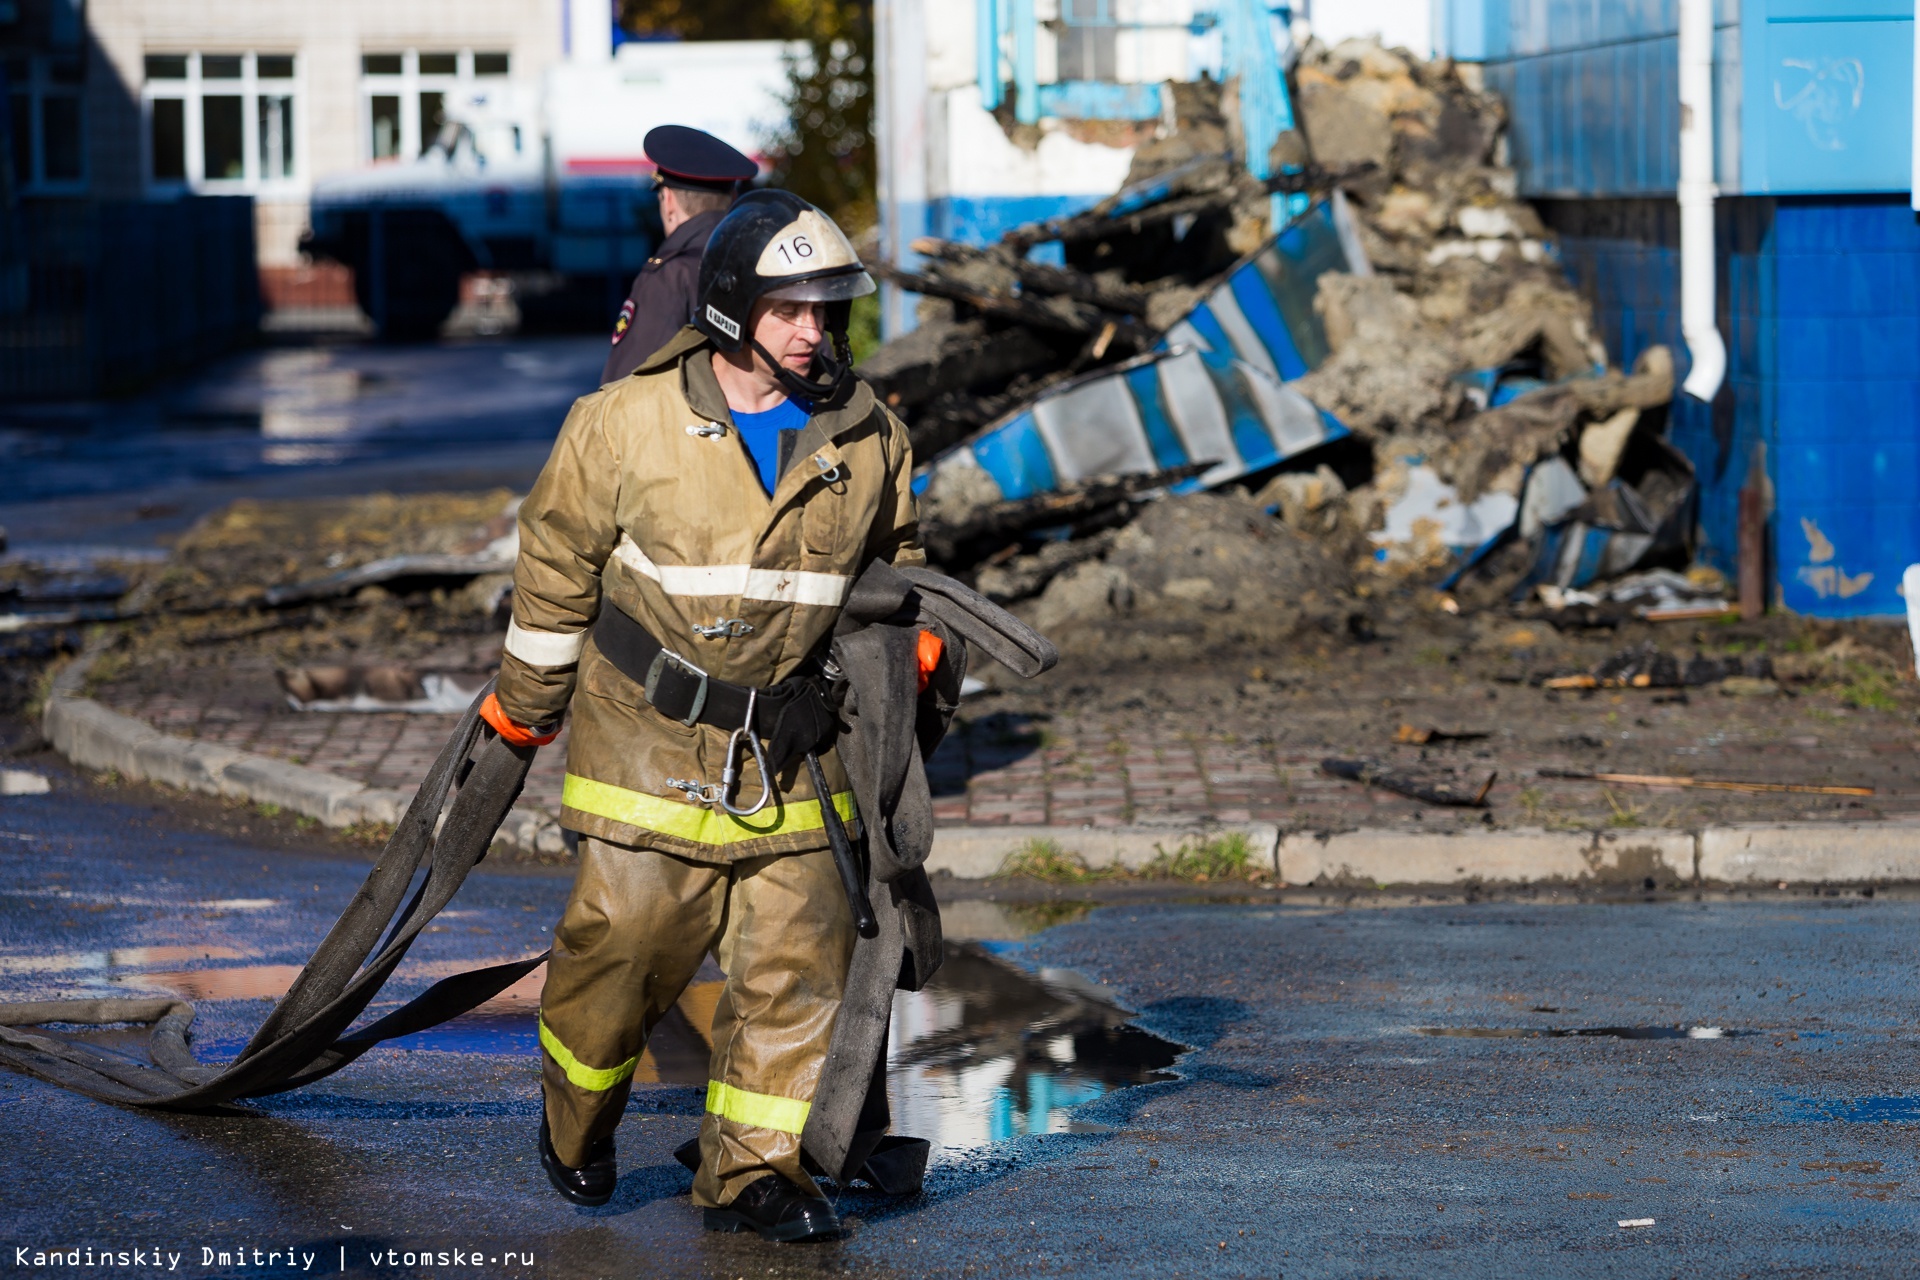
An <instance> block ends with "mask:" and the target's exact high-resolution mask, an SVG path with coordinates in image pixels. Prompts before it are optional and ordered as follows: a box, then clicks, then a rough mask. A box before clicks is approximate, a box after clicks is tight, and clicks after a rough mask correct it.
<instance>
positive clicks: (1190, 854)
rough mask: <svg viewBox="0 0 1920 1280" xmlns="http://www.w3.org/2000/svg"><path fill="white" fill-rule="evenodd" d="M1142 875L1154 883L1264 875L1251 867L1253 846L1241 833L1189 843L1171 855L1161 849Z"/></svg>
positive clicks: (1263, 871) (1200, 882)
mask: <svg viewBox="0 0 1920 1280" xmlns="http://www.w3.org/2000/svg"><path fill="white" fill-rule="evenodd" d="M1141 874H1143V875H1145V876H1146V877H1148V878H1149V879H1154V880H1191V881H1193V882H1195V883H1196V884H1205V883H1206V882H1207V881H1209V880H1254V879H1258V878H1260V877H1261V876H1264V875H1265V874H1266V869H1265V868H1264V867H1256V866H1254V865H1253V846H1252V845H1250V844H1248V843H1247V837H1246V835H1245V834H1244V833H1243V832H1239V831H1233V832H1229V833H1228V834H1226V835H1222V836H1213V837H1211V838H1208V839H1203V840H1198V841H1189V842H1187V843H1185V844H1182V845H1181V846H1180V847H1179V848H1177V849H1175V850H1173V851H1172V852H1171V853H1169V852H1168V851H1166V850H1165V849H1162V850H1161V851H1160V853H1159V855H1158V856H1156V857H1155V858H1154V859H1153V861H1152V862H1149V863H1148V864H1147V865H1146V866H1145V867H1144V868H1142V872H1141Z"/></svg>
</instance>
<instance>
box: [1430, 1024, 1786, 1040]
mask: <svg viewBox="0 0 1920 1280" xmlns="http://www.w3.org/2000/svg"><path fill="white" fill-rule="evenodd" d="M1413 1034H1415V1035H1417V1036H1454V1037H1459V1038H1462V1039H1467V1040H1558V1039H1563V1038H1569V1037H1577V1036H1587V1037H1592V1038H1596V1039H1605V1040H1725V1039H1728V1038H1729V1037H1731V1036H1751V1035H1759V1034H1760V1033H1759V1032H1757V1031H1729V1030H1727V1029H1726V1028H1724V1027H1415V1028H1414V1029H1413Z"/></svg>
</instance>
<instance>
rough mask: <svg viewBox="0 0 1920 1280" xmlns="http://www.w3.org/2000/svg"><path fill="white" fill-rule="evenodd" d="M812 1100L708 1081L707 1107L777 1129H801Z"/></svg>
mask: <svg viewBox="0 0 1920 1280" xmlns="http://www.w3.org/2000/svg"><path fill="white" fill-rule="evenodd" d="M812 1109H813V1104H812V1103H811V1102H802V1101H800V1099H798V1098H779V1097H775V1096H774V1095H773V1094H771V1093H748V1092H747V1091H746V1090H745V1089H736V1088H734V1087H733V1086H732V1085H730V1084H726V1083H724V1082H722V1081H719V1080H709V1081H707V1110H708V1111H711V1112H712V1113H713V1114H714V1115H716V1116H719V1117H720V1118H721V1119H722V1120H731V1121H733V1122H734V1123H735V1124H750V1125H752V1126H753V1127H754V1128H756V1129H772V1130H773V1131H774V1132H776V1133H799V1132H800V1131H801V1130H802V1129H805V1128H806V1127H807V1112H809V1111H811V1110H812Z"/></svg>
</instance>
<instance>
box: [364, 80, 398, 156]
mask: <svg viewBox="0 0 1920 1280" xmlns="http://www.w3.org/2000/svg"><path fill="white" fill-rule="evenodd" d="M370 101H371V103H372V104H373V105H372V111H373V158H374V159H375V160H391V159H393V157H395V156H397V155H399V154H400V99H399V97H398V95H395V94H390V93H376V94H374V95H373V97H372V98H371V99H370Z"/></svg>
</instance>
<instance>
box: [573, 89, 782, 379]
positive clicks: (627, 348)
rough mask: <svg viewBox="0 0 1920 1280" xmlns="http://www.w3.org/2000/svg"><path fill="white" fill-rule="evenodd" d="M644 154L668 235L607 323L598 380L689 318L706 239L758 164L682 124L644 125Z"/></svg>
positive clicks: (616, 372) (623, 372) (624, 367)
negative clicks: (609, 342) (609, 331)
mask: <svg viewBox="0 0 1920 1280" xmlns="http://www.w3.org/2000/svg"><path fill="white" fill-rule="evenodd" d="M642 145H643V146H644V147H645V148H646V153H647V159H649V160H651V161H653V164H654V179H653V187H654V190H655V191H656V192H658V193H659V197H660V225H661V226H662V227H664V228H665V229H666V233H667V238H666V239H664V240H662V241H661V242H660V247H659V248H658V249H656V250H655V251H654V254H653V256H652V257H651V258H648V259H647V265H646V266H644V267H642V268H640V274H639V275H637V276H635V277H634V278H633V288H632V289H631V290H629V291H628V293H627V301H626V303H625V305H623V306H622V307H621V308H620V318H619V319H618V320H617V321H615V322H614V326H613V350H612V351H611V352H609V353H608V354H607V363H606V367H605V368H603V369H602V370H601V371H600V385H601V386H605V385H606V384H607V383H609V382H612V381H613V380H614V379H616V378H624V377H626V376H627V375H628V374H630V373H632V372H633V371H634V370H635V369H637V368H639V366H640V362H641V361H642V360H645V359H646V358H647V357H648V356H650V355H652V354H653V353H654V352H656V351H658V350H659V349H660V348H661V347H663V346H665V345H666V343H667V340H668V339H669V338H671V337H673V335H674V334H675V333H677V332H679V330H680V326H681V325H683V324H685V323H687V321H688V320H690V319H691V318H692V317H693V301H694V287H695V285H696V284H697V283H698V281H699V277H700V255H701V253H702V252H703V251H704V250H705V249H706V247H707V237H708V236H710V235H712V234H713V229H714V228H715V227H716V226H718V225H719V223H720V219H721V218H722V217H724V216H725V215H726V211H727V206H728V205H730V204H732V203H733V197H734V195H735V194H736V193H737V192H738V191H739V190H740V189H741V187H742V185H743V184H745V183H746V182H748V181H750V180H751V179H752V178H753V176H754V175H755V174H757V173H758V172H759V171H760V170H759V167H758V166H757V165H755V164H754V163H753V161H751V160H749V159H748V158H747V157H746V156H743V155H741V154H740V153H739V152H738V151H735V150H734V149H733V148H732V147H730V146H728V145H727V144H726V143H724V142H722V141H720V139H718V138H716V137H714V136H713V135H712V134H710V133H702V132H701V131H700V130H698V129H689V128H687V127H686V126H685V125H678V124H663V125H661V126H659V127H658V128H655V129H650V130H648V131H647V137H646V141H645V142H644V143H643V144H642Z"/></svg>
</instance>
